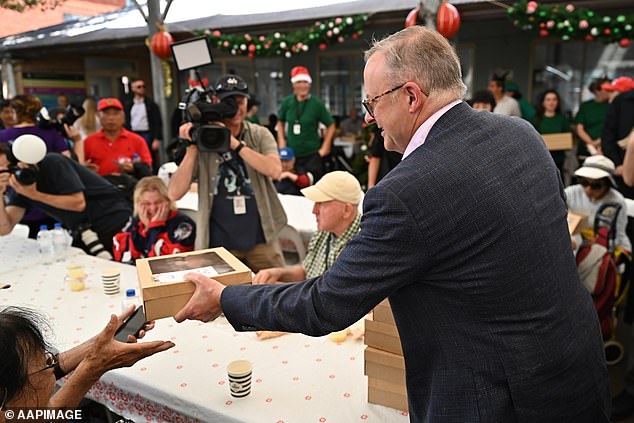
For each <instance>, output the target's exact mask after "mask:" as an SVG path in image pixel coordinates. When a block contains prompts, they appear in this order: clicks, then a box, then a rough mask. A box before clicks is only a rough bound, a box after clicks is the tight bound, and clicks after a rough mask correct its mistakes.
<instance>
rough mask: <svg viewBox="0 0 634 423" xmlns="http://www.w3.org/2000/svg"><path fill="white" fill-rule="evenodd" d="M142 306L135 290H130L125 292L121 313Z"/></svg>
mask: <svg viewBox="0 0 634 423" xmlns="http://www.w3.org/2000/svg"><path fill="white" fill-rule="evenodd" d="M140 305H141V299H140V298H139V296H138V295H137V294H136V290H135V289H128V290H126V291H125V297H124V298H123V301H122V302H121V312H122V313H124V312H126V311H128V310H129V309H130V306H134V307H135V308H136V307H138V306H140Z"/></svg>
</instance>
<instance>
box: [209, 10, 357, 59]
mask: <svg viewBox="0 0 634 423" xmlns="http://www.w3.org/2000/svg"><path fill="white" fill-rule="evenodd" d="M367 20H368V15H354V16H347V17H346V16H344V17H337V18H332V19H327V20H320V21H316V22H315V23H314V24H313V25H311V26H309V27H307V28H304V29H300V30H297V31H292V32H288V33H283V32H273V33H269V34H223V33H222V32H221V31H220V30H209V29H207V30H205V31H202V33H201V34H200V35H205V36H206V37H208V38H209V41H210V43H211V45H212V46H215V47H216V48H218V49H220V50H223V51H226V52H228V53H231V54H233V55H241V56H248V57H251V58H253V57H256V56H262V57H266V56H285V57H287V58H288V57H292V56H293V55H297V54H300V53H303V52H306V51H309V50H310V49H311V48H314V47H318V48H319V49H320V50H325V49H326V48H328V45H329V44H332V43H343V42H344V41H345V40H346V39H348V38H353V39H357V38H359V36H360V35H361V34H363V25H364V24H365V22H366V21H367Z"/></svg>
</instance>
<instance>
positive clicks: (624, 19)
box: [507, 0, 634, 47]
mask: <svg viewBox="0 0 634 423" xmlns="http://www.w3.org/2000/svg"><path fill="white" fill-rule="evenodd" d="M507 13H508V16H509V17H510V18H511V19H512V20H513V24H514V25H515V26H517V27H518V28H521V29H523V30H526V31H534V32H536V33H538V34H539V35H540V36H541V37H549V36H552V37H558V38H560V39H561V40H563V41H568V40H585V41H599V42H602V43H604V44H610V43H619V45H620V46H621V47H627V46H629V45H630V40H631V39H632V38H634V14H630V15H617V16H614V17H612V16H602V15H600V14H598V13H596V12H594V11H592V10H588V9H583V8H576V7H575V6H574V5H572V4H555V5H543V4H539V3H538V2H536V1H527V0H521V1H519V2H517V3H515V4H514V5H513V6H512V7H510V8H509V9H507Z"/></svg>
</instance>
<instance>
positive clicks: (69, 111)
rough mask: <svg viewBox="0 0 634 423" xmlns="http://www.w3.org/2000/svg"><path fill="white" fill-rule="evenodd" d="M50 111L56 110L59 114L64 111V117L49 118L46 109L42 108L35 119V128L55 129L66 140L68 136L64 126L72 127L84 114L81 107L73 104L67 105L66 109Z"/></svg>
mask: <svg viewBox="0 0 634 423" xmlns="http://www.w3.org/2000/svg"><path fill="white" fill-rule="evenodd" d="M52 110H58V111H60V112H61V111H62V110H64V115H63V116H61V117H57V116H53V117H51V116H50V114H49V112H48V110H47V109H46V107H42V108H41V109H40V111H39V112H38V113H37V116H36V117H35V121H36V122H37V126H39V127H40V128H46V129H55V130H56V131H57V132H59V133H60V134H62V135H63V136H64V137H66V138H68V137H69V136H68V134H67V133H66V129H64V124H66V125H68V126H72V125H73V124H74V123H75V121H76V120H77V119H79V118H80V117H82V116H83V115H84V113H85V110H84V108H83V107H81V106H76V105H73V104H69V105H68V106H67V107H66V109H61V108H57V109H52ZM60 114H61V113H60ZM58 115H59V114H58Z"/></svg>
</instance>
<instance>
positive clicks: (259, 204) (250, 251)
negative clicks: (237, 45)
mask: <svg viewBox="0 0 634 423" xmlns="http://www.w3.org/2000/svg"><path fill="white" fill-rule="evenodd" d="M214 88H215V90H216V100H218V101H220V103H217V104H215V105H214V106H216V108H218V109H221V108H222V109H223V110H226V109H227V108H231V107H229V106H232V107H234V108H237V110H235V113H225V114H224V116H225V117H224V118H223V119H222V122H210V121H208V120H206V118H205V115H204V114H203V121H202V122H199V123H205V124H207V123H214V124H217V125H221V126H226V128H227V129H229V131H230V132H231V134H230V143H229V148H228V151H224V152H203V151H200V150H201V147H202V146H200V145H196V136H194V137H193V138H194V142H191V140H192V136H191V134H190V131H191V129H192V127H194V124H193V123H191V122H188V123H185V124H183V125H181V127H180V137H181V138H182V139H184V140H185V142H186V143H188V144H189V146H188V147H187V149H186V153H185V156H184V158H183V161H182V162H181V163H180V166H179V167H178V170H177V171H176V173H174V175H172V178H171V180H170V183H169V195H170V198H171V199H172V200H178V199H180V198H182V197H183V196H184V195H185V193H187V191H188V190H189V188H190V185H191V182H192V178H193V177H194V176H197V178H198V210H199V213H198V217H197V222H196V226H197V228H198V230H197V237H196V249H202V248H208V247H217V246H223V247H225V248H227V249H228V250H230V251H231V252H232V253H233V254H234V255H235V256H236V257H238V258H239V259H241V260H243V261H245V262H246V264H247V265H248V266H249V267H250V268H251V269H252V270H253V271H255V272H257V271H258V270H260V269H265V268H268V267H279V266H282V265H283V263H284V262H283V258H282V255H281V250H280V247H279V243H278V239H277V235H278V233H279V231H280V230H281V229H282V228H283V227H284V225H285V224H286V214H285V213H284V209H283V208H282V204H281V203H280V201H279V198H278V197H277V192H276V191H275V187H274V186H273V182H272V179H278V178H279V177H280V174H281V172H282V166H281V164H280V159H279V157H278V155H277V145H276V144H275V140H274V139H273V136H272V135H271V133H270V132H269V131H268V129H266V128H265V127H263V126H259V125H255V124H252V123H250V122H246V121H244V118H245V116H246V110H247V99H248V98H249V94H248V87H247V84H246V82H245V81H244V80H243V79H242V78H240V77H239V76H237V75H225V76H223V77H221V78H220V79H218V81H216V84H215V86H214ZM202 105H204V104H201V106H202ZM229 115H231V116H230V117H229ZM199 123H197V124H198V125H199ZM212 194H213V195H212Z"/></svg>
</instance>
